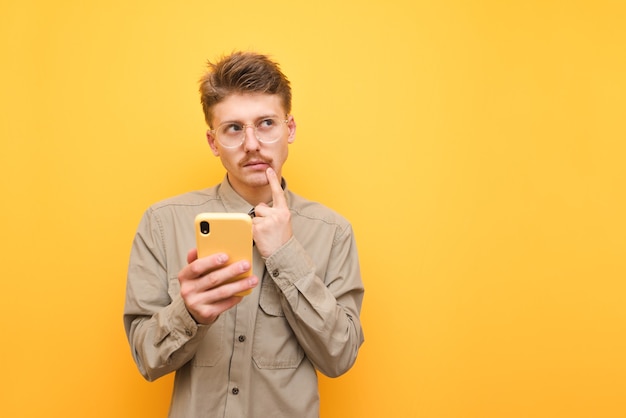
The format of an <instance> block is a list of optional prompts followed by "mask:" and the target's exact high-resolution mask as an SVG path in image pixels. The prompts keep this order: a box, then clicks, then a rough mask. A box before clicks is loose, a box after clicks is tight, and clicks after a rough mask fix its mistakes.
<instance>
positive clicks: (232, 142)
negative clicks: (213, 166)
mask: <svg viewBox="0 0 626 418" xmlns="http://www.w3.org/2000/svg"><path fill="white" fill-rule="evenodd" d="M268 121H272V122H273V123H272V124H271V126H272V127H276V128H278V127H279V126H282V125H279V124H282V123H285V124H286V123H288V122H289V118H285V119H280V118H263V119H260V120H259V121H258V122H256V123H249V124H244V123H237V122H226V123H223V124H221V125H219V126H218V127H216V128H215V129H211V130H210V131H209V132H211V133H212V134H213V135H215V138H216V139H217V141H218V142H219V143H220V144H221V145H222V146H223V147H224V148H237V147H239V146H241V144H243V143H244V141H245V140H246V130H247V129H248V128H253V129H254V136H255V138H256V139H257V140H258V141H259V142H261V143H262V144H273V143H274V142H277V141H278V140H279V139H280V138H281V132H278V131H277V132H273V133H270V134H271V135H274V134H275V135H276V137H275V138H270V139H267V138H265V135H266V134H265V133H263V129H265V128H263V127H262V124H263V123H266V122H268ZM233 126H236V127H237V129H238V131H237V135H234V137H233V135H230V136H231V138H230V139H229V140H227V141H226V142H223V140H225V137H226V136H229V134H226V133H225V132H224V130H225V129H228V128H229V127H233ZM259 128H261V133H260V132H259ZM239 130H240V131H239ZM276 130H277V129H276Z"/></svg>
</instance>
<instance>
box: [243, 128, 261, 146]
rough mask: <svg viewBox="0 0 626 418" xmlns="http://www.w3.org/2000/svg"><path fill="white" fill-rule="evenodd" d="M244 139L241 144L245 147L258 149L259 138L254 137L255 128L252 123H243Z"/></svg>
mask: <svg viewBox="0 0 626 418" xmlns="http://www.w3.org/2000/svg"><path fill="white" fill-rule="evenodd" d="M243 129H244V139H243V146H244V148H245V149H258V148H259V140H258V138H257V137H256V129H255V128H254V125H245V126H244V128H243Z"/></svg>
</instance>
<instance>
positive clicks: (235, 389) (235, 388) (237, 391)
mask: <svg viewBox="0 0 626 418" xmlns="http://www.w3.org/2000/svg"><path fill="white" fill-rule="evenodd" d="M231 392H232V393H233V395H237V394H238V393H239V388H238V387H237V386H235V387H234V388H233V390H232V391H231Z"/></svg>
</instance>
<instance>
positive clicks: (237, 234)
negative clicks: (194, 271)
mask: <svg viewBox="0 0 626 418" xmlns="http://www.w3.org/2000/svg"><path fill="white" fill-rule="evenodd" d="M194 224H195V230H196V245H197V247H198V258H200V257H206V256H208V255H211V254H215V253H220V252H221V253H226V254H228V263H227V264H232V263H235V262H237V261H241V260H248V261H249V262H250V265H252V219H251V218H250V215H248V214H246V213H200V214H198V215H197V216H196V219H195V222H194ZM251 274H252V269H250V270H249V271H247V272H245V273H242V274H240V275H239V276H237V277H235V278H234V279H233V280H232V281H235V280H241V279H244V278H246V277H249V276H250V275H251ZM251 292H252V289H249V290H247V291H244V292H240V293H237V296H245V295H248V294H250V293H251Z"/></svg>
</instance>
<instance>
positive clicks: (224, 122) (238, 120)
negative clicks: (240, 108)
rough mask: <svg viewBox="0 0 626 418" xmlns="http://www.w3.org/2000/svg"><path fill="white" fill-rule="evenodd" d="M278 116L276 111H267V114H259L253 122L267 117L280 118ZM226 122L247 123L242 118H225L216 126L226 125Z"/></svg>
mask: <svg viewBox="0 0 626 418" xmlns="http://www.w3.org/2000/svg"><path fill="white" fill-rule="evenodd" d="M278 117H279V116H278V115H277V114H276V113H267V114H265V115H261V116H257V117H256V118H255V119H254V122H253V123H256V122H258V121H260V120H263V119H267V118H278ZM226 123H237V124H239V125H245V123H243V122H242V121H241V120H240V119H227V120H225V121H223V122H220V123H218V124H217V125H216V126H220V125H224V124H226Z"/></svg>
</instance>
